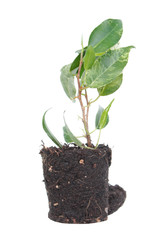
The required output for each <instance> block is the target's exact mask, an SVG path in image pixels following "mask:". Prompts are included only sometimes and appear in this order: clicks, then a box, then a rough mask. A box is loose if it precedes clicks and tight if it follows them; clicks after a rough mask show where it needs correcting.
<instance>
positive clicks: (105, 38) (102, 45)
mask: <svg viewBox="0 0 160 240" xmlns="http://www.w3.org/2000/svg"><path fill="white" fill-rule="evenodd" d="M122 32H123V26H122V21H121V20H119V19H107V20H105V21H104V22H102V23H101V24H100V25H99V26H97V27H96V28H95V29H94V30H93V32H92V33H91V35H90V37H89V42H88V45H92V46H93V48H94V51H95V53H102V52H106V51H107V50H108V49H110V48H111V47H113V46H114V45H115V44H116V43H118V41H119V40H120V38H121V36H122Z"/></svg>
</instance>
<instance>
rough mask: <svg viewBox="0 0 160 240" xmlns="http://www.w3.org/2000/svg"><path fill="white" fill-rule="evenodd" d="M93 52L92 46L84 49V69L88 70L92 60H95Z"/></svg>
mask: <svg viewBox="0 0 160 240" xmlns="http://www.w3.org/2000/svg"><path fill="white" fill-rule="evenodd" d="M95 58H96V56H95V52H94V49H93V47H92V46H89V47H88V48H87V50H86V54H85V57H84V68H85V70H88V69H89V68H91V67H92V65H93V63H94V61H95Z"/></svg>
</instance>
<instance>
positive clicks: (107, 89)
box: [98, 74, 123, 96]
mask: <svg viewBox="0 0 160 240" xmlns="http://www.w3.org/2000/svg"><path fill="white" fill-rule="evenodd" d="M122 80H123V74H120V75H119V76H118V77H116V78H115V79H114V80H113V81H112V82H111V83H109V84H107V85H105V86H104V87H102V88H98V92H99V95H100V96H106V95H109V94H112V93H114V92H115V91H117V90H118V89H119V87H120V86H121V84H122Z"/></svg>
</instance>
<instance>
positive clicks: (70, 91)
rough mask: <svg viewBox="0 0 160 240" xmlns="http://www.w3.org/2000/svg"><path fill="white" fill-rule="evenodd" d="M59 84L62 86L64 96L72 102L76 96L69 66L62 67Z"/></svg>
mask: <svg viewBox="0 0 160 240" xmlns="http://www.w3.org/2000/svg"><path fill="white" fill-rule="evenodd" d="M60 79H61V83H62V86H63V89H64V91H65V93H66V95H67V96H68V97H69V98H70V99H71V100H73V98H74V97H75V96H76V88H75V86H74V76H73V74H72V73H71V72H70V64H69V65H66V66H64V67H63V68H62V69H61V76H60Z"/></svg>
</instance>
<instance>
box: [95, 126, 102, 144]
mask: <svg viewBox="0 0 160 240" xmlns="http://www.w3.org/2000/svg"><path fill="white" fill-rule="evenodd" d="M101 130H102V129H100V130H99V135H98V140H97V144H96V148H97V147H98V144H99V139H100V136H101Z"/></svg>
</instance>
